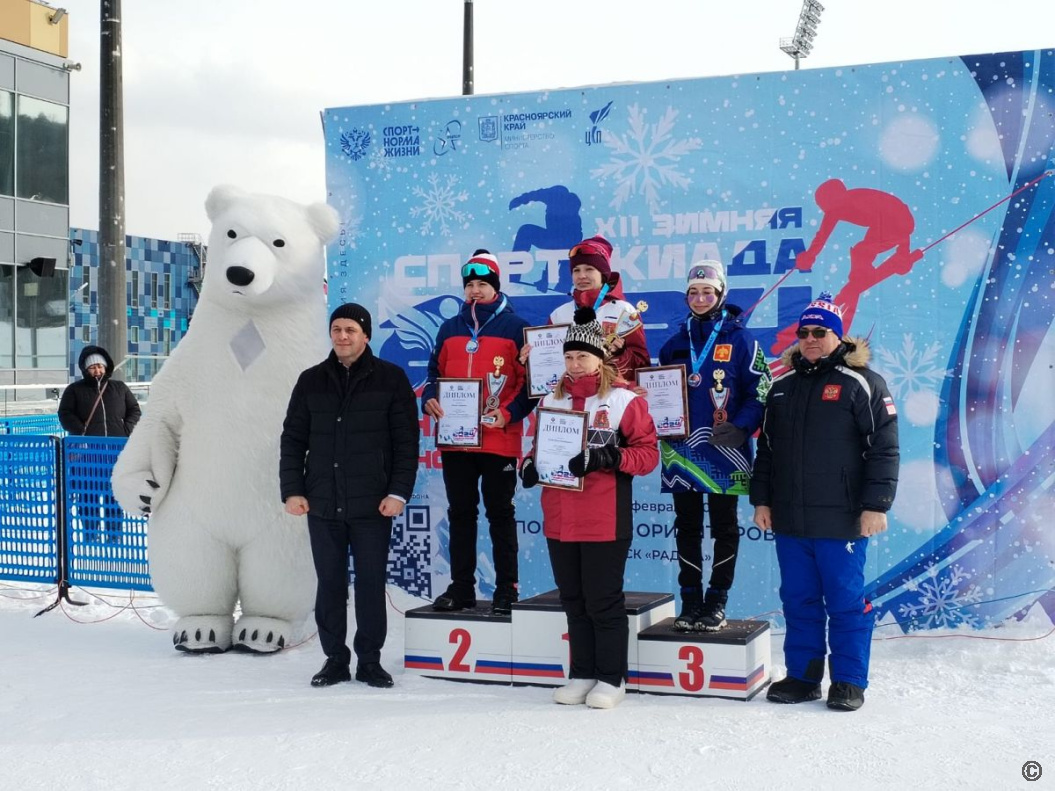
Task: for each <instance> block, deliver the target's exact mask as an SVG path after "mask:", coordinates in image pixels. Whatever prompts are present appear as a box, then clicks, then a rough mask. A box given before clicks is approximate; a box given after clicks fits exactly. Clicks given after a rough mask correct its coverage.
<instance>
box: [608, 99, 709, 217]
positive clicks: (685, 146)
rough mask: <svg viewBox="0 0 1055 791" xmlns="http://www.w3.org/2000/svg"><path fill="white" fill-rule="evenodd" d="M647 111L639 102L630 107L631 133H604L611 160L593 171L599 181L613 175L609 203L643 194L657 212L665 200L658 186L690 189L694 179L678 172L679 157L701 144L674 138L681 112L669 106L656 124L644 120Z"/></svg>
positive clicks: (693, 139) (617, 203) (615, 205)
mask: <svg viewBox="0 0 1055 791" xmlns="http://www.w3.org/2000/svg"><path fill="white" fill-rule="evenodd" d="M647 112H648V111H647V110H643V109H641V108H639V107H638V106H637V105H636V104H633V105H631V106H630V107H629V108H628V113H629V116H630V119H629V132H628V133H627V134H623V135H622V136H620V135H616V134H613V133H612V132H609V131H605V132H604V137H603V139H604V144H605V145H606V146H608V148H609V150H610V153H611V157H612V158H611V160H610V161H609V162H607V163H605V164H604V165H602V166H601V167H599V168H595V169H594V170H591V171H590V175H592V176H593V177H594V178H595V179H597V180H598V181H601V182H604V181H605V180H606V179H609V178H612V179H614V180H615V182H616V189H615V197H614V198H612V201H611V203H610V204H609V205H610V206H612V207H613V208H615V209H619V208H621V207H622V205H623V204H624V203H626V202H627V201H628V200H629V199H630V198H631V197H632V196H633V195H642V196H644V198H645V200H646V201H648V207H649V209H650V210H651V211H652V212H658V211H659V208H660V206H661V205H662V203H663V202H662V201H661V200H660V198H659V195H660V191H659V188H660V187H662V186H666V185H671V186H674V187H680V188H681V189H683V190H687V189H688V188H689V184H690V183H691V180H690V179H689V178H688V176H686V175H684V174H683V173H681V172H679V170H678V162H679V160H680V159H681V158H682V157H683V156H685V155H686V154H688V153H689V152H690V151H695V150H697V149H698V148H700V146H701V145H702V143H701V141H700V139H699V138H697V137H690V138H686V139H685V140H676V139H674V137H673V135H672V132H673V129H674V122H675V120H676V119H677V117H678V111H677V110H675V109H674V108H673V107H668V108H667V112H666V113H664V115H663V118H662V119H661V120H660V121H659V123H657V124H651V125H649V124H648V123H646V122H645V115H646V114H647Z"/></svg>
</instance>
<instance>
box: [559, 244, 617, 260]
mask: <svg viewBox="0 0 1055 791" xmlns="http://www.w3.org/2000/svg"><path fill="white" fill-rule="evenodd" d="M580 253H586V254H587V255H599V256H602V257H603V258H604V259H605V260H606V261H607V260H608V250H607V248H605V247H602V246H601V245H599V244H597V242H589V241H587V242H579V244H577V245H575V247H573V248H571V250H569V251H568V258H575V256H577V255H579V254H580Z"/></svg>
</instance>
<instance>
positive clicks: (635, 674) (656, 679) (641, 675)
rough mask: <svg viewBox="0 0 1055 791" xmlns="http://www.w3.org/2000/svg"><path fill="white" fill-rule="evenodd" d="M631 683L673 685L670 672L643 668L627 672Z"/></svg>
mask: <svg viewBox="0 0 1055 791" xmlns="http://www.w3.org/2000/svg"><path fill="white" fill-rule="evenodd" d="M628 675H629V677H630V683H631V684H637V685H638V686H641V687H673V686H674V676H673V675H672V674H671V673H651V672H647V671H644V670H631V671H630V672H629V673H628Z"/></svg>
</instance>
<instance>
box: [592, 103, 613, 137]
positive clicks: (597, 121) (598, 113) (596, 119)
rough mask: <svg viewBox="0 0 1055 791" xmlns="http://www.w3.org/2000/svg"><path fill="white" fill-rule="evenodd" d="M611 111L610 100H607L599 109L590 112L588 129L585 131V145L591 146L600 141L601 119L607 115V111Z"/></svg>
mask: <svg viewBox="0 0 1055 791" xmlns="http://www.w3.org/2000/svg"><path fill="white" fill-rule="evenodd" d="M611 111H612V102H608V104H606V105H605V106H604V107H602V108H601V109H600V110H594V111H593V112H592V113H590V129H589V131H588V132H586V145H588V146H592V145H595V144H598V143H600V142H601V139H602V134H601V130H600V128H599V127H600V125H601V121H603V120H604V119H605V118H607V117H608V113H610V112H611Z"/></svg>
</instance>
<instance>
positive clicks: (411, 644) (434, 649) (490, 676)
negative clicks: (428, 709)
mask: <svg viewBox="0 0 1055 791" xmlns="http://www.w3.org/2000/svg"><path fill="white" fill-rule="evenodd" d="M405 617H406V620H405V622H404V624H405V626H404V629H405V634H404V643H403V646H404V650H403V667H404V669H405V670H406V672H407V673H415V674H417V675H421V676H429V677H431V678H450V679H456V680H458V681H475V682H478V683H479V682H484V683H486V682H491V683H499V684H509V683H510V682H511V680H512V679H511V678H510V667H511V666H512V663H511V661H510V657H511V654H512V647H513V629H512V618H511V617H510V616H508V615H492V614H491V602H489V601H481V602H477V604H476V607H475V608H474V609H472V610H459V611H457V612H436V611H435V610H433V609H432V605H426V606H425V607H417V608H415V609H413V610H408V611H407V613H406V616H405Z"/></svg>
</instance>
